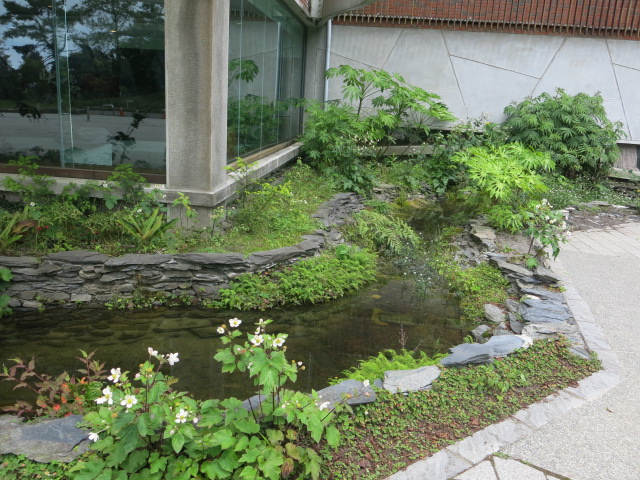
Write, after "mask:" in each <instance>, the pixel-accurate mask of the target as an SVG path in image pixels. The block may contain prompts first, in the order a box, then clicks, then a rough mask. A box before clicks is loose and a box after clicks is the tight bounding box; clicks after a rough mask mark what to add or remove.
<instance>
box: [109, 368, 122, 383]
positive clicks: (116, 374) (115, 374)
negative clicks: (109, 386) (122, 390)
mask: <svg viewBox="0 0 640 480" xmlns="http://www.w3.org/2000/svg"><path fill="white" fill-rule="evenodd" d="M121 375H122V372H121V371H120V367H118V368H112V369H111V375H109V376H108V377H107V380H111V381H112V382H113V383H117V382H118V380H120V376H121Z"/></svg>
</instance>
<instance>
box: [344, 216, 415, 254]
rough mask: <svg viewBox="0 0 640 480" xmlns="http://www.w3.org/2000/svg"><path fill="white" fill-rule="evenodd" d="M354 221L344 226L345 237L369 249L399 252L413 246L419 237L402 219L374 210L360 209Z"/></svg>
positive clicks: (390, 252) (392, 252)
mask: <svg viewBox="0 0 640 480" xmlns="http://www.w3.org/2000/svg"><path fill="white" fill-rule="evenodd" d="M354 220H355V221H354V222H353V223H352V224H350V225H348V226H347V227H345V235H346V237H347V238H348V239H349V240H350V241H351V242H353V243H357V244H359V245H361V246H363V247H365V248H367V249H369V250H376V251H379V252H386V253H389V254H392V255H399V254H401V253H402V252H403V251H404V250H405V249H406V248H415V247H416V246H417V245H418V244H419V243H420V237H419V236H418V234H416V232H415V231H414V230H413V229H412V228H411V227H410V226H409V224H407V222H405V221H404V220H402V219H400V218H397V217H393V216H390V215H385V214H383V213H380V212H377V211H375V210H362V211H360V212H358V213H357V214H356V215H354Z"/></svg>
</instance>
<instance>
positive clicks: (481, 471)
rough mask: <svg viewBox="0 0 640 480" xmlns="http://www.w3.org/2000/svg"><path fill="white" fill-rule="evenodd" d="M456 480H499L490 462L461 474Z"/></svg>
mask: <svg viewBox="0 0 640 480" xmlns="http://www.w3.org/2000/svg"><path fill="white" fill-rule="evenodd" d="M455 480H499V479H498V477H497V476H496V471H495V470H494V468H493V465H492V464H491V462H490V461H489V460H485V461H484V462H480V463H479V464H478V465H476V466H475V467H473V468H470V469H469V470H467V471H466V472H464V473H461V474H460V475H458V476H457V477H455Z"/></svg>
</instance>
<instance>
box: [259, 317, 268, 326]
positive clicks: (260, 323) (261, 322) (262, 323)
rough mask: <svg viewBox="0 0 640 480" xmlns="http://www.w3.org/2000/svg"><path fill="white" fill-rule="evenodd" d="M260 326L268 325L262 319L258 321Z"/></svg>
mask: <svg viewBox="0 0 640 480" xmlns="http://www.w3.org/2000/svg"><path fill="white" fill-rule="evenodd" d="M258 325H260V326H263V325H266V323H265V321H264V319H262V318H261V319H260V320H258Z"/></svg>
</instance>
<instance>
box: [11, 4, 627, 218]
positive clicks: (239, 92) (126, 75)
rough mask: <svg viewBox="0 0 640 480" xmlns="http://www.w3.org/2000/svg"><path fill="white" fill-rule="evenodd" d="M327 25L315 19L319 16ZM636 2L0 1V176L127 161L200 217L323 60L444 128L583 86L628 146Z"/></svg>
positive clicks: (317, 80) (94, 169)
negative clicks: (369, 76) (377, 76)
mask: <svg viewBox="0 0 640 480" xmlns="http://www.w3.org/2000/svg"><path fill="white" fill-rule="evenodd" d="M330 19H332V20H331V21H330ZM639 32H640V0H625V1H620V2H610V1H608V0H588V1H584V2H560V1H556V0H550V1H547V2H539V1H538V2H536V1H526V0H514V1H505V0H489V1H483V2H474V1H471V0H456V1H453V0H442V1H428V0H395V1H392V0H379V1H377V2H371V1H370V0H369V1H364V0H324V1H321V0H215V1H211V0H171V1H163V0H108V1H106V0H12V1H7V0H0V175H11V174H15V172H16V167H15V166H11V165H9V162H11V161H13V160H16V159H17V158H18V157H20V156H30V155H33V156H35V157H37V161H38V163H40V164H41V166H42V168H41V171H42V172H43V173H47V174H50V175H53V176H57V177H66V178H94V179H104V178H106V177H107V176H108V175H109V174H110V172H111V171H113V169H114V168H116V167H117V166H118V165H120V164H123V163H125V164H130V165H132V166H133V168H134V169H135V170H136V171H138V172H140V173H142V174H144V175H146V176H147V178H148V179H149V180H150V181H151V182H152V183H159V184H163V185H165V188H166V190H167V192H168V196H169V198H171V195H172V193H174V194H175V193H176V192H184V193H186V194H188V195H189V196H190V198H191V201H192V203H193V204H194V205H196V206H199V207H202V208H211V207H213V206H215V205H217V204H218V203H220V202H222V201H224V200H225V199H226V198H228V197H229V196H230V195H231V194H233V192H234V189H235V185H234V181H233V178H232V177H231V176H229V175H228V173H227V170H226V169H225V167H226V166H227V165H228V164H229V163H230V162H233V161H234V160H235V159H236V158H237V157H243V158H245V159H246V160H247V161H254V160H255V161H257V162H258V164H257V165H258V170H257V172H256V174H264V173H266V172H268V171H270V170H271V169H273V168H277V167H278V166H280V165H281V164H282V163H284V162H286V161H289V160H291V159H292V158H295V156H296V155H297V153H298V149H299V145H298V144H296V143H295V139H296V137H297V136H298V135H299V133H300V132H301V129H302V120H303V118H302V111H301V108H300V106H299V103H298V100H299V99H300V98H303V97H306V98H316V99H332V98H337V97H339V83H338V81H337V80H332V81H331V82H330V83H326V82H325V80H324V71H325V70H326V68H327V67H333V66H338V65H340V64H343V63H348V64H351V65H354V66H357V67H362V68H384V69H386V70H388V71H393V72H399V73H401V74H402V75H403V76H404V77H405V78H406V79H407V81H409V82H411V83H414V84H416V85H418V86H420V87H422V88H424V89H426V90H428V91H432V92H435V93H438V94H439V95H441V97H442V98H443V101H444V102H445V103H446V104H447V105H448V106H449V107H450V108H451V110H452V111H453V112H454V114H455V115H456V116H457V117H458V118H460V119H461V120H465V119H467V118H471V117H477V116H480V115H486V116H487V117H488V118H489V119H491V120H494V121H500V120H501V116H502V109H503V108H504V107H505V106H506V105H508V104H509V103H510V102H512V101H519V100H522V99H523V98H524V97H526V96H527V95H537V94H539V93H541V92H543V91H553V90H554V89H555V88H558V87H560V88H564V89H566V90H567V91H568V92H570V93H576V92H579V91H584V92H586V93H595V92H596V91H599V92H601V93H602V95H603V97H604V98H605V106H606V108H607V112H608V114H609V117H610V118H611V119H612V120H620V121H622V122H623V124H624V126H625V129H626V133H627V138H626V139H624V141H623V145H624V146H625V149H624V152H625V159H626V160H625V161H627V164H628V165H629V166H635V165H636V164H637V147H636V145H640V111H639V110H640V109H639V108H638V107H637V106H638V105H640V96H639V95H640V93H639V92H640V90H638V89H637V88H635V87H634V86H635V85H638V84H639V83H640V53H639V52H640V50H639V49H638V46H639V45H640V44H639V43H638V40H639V39H640V33H639Z"/></svg>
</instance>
